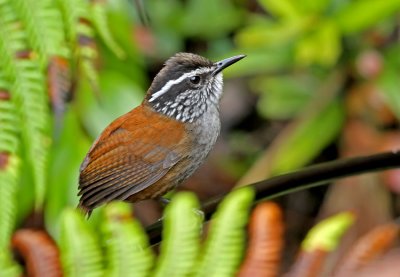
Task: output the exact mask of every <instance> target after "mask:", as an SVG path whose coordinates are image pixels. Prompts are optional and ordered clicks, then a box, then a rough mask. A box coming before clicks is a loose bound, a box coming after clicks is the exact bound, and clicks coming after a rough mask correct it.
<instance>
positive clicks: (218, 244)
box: [194, 187, 254, 277]
mask: <svg viewBox="0 0 400 277" xmlns="http://www.w3.org/2000/svg"><path fill="white" fill-rule="evenodd" d="M253 198H254V190H253V189H252V188H250V187H242V188H240V189H237V190H234V191H232V192H231V193H229V194H228V196H227V197H226V198H225V199H224V201H223V202H222V203H221V204H220V206H219V207H218V210H217V211H216V213H215V214H214V215H213V218H212V222H211V226H210V232H209V235H208V237H207V240H206V243H205V245H204V249H203V250H202V254H201V257H200V260H199V263H198V265H197V267H196V269H195V270H196V273H195V274H194V276H197V277H200V276H201V277H214V276H215V277H224V276H227V277H230V276H234V274H235V272H236V271H237V268H238V266H239V263H240V260H241V258H242V255H243V249H244V243H245V233H246V232H245V231H246V230H245V226H246V224H247V221H248V216H249V209H250V206H251V204H252V200H253Z"/></svg>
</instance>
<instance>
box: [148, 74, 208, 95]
mask: <svg viewBox="0 0 400 277" xmlns="http://www.w3.org/2000/svg"><path fill="white" fill-rule="evenodd" d="M210 70H213V68H212V67H206V68H204V67H203V68H198V69H196V70H193V71H190V72H187V73H184V74H183V75H182V76H181V77H179V78H178V79H176V80H170V81H168V82H167V83H166V84H165V85H164V86H163V87H162V88H161V89H160V90H159V91H157V92H155V93H153V95H152V96H151V98H150V100H149V102H153V101H154V100H156V99H157V98H158V97H160V96H161V95H163V94H164V93H166V92H167V91H168V90H169V89H170V88H171V87H172V86H173V85H176V84H179V83H180V82H182V81H183V80H185V79H186V78H189V77H193V76H195V75H198V74H202V73H206V72H208V71H210Z"/></svg>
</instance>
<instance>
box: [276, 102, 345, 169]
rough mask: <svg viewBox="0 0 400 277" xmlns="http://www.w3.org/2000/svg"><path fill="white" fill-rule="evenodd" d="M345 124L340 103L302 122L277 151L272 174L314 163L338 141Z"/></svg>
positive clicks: (313, 112)
mask: <svg viewBox="0 0 400 277" xmlns="http://www.w3.org/2000/svg"><path fill="white" fill-rule="evenodd" d="M343 121H344V112H343V109H342V106H341V105H340V103H339V102H338V101H333V102H332V103H330V104H328V105H327V106H324V107H320V108H319V109H316V110H314V111H312V112H310V113H309V114H308V115H306V116H305V117H304V118H302V119H300V120H299V122H298V123H297V125H295V126H294V129H293V130H292V132H291V134H290V136H289V137H287V139H286V140H285V142H284V144H282V145H281V147H280V148H279V149H277V151H276V153H275V156H274V157H275V159H274V161H273V164H271V172H272V175H277V174H281V173H284V172H288V171H291V170H294V169H297V168H299V167H301V166H304V165H305V164H307V163H308V162H310V161H311V160H312V159H313V158H314V157H315V156H317V155H318V154H319V153H320V152H321V150H322V149H324V147H326V146H327V145H328V144H329V143H331V142H332V140H333V139H334V138H336V136H337V135H338V133H339V131H340V130H341V127H342V124H343Z"/></svg>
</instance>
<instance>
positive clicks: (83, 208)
mask: <svg viewBox="0 0 400 277" xmlns="http://www.w3.org/2000/svg"><path fill="white" fill-rule="evenodd" d="M77 209H78V210H80V211H81V212H82V213H83V215H84V216H85V217H87V218H88V219H89V217H90V215H91V214H92V209H91V208H89V207H86V206H85V204H83V203H82V202H79V205H78V207H77Z"/></svg>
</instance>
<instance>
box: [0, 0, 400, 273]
mask: <svg viewBox="0 0 400 277" xmlns="http://www.w3.org/2000/svg"><path fill="white" fill-rule="evenodd" d="M399 10H400V1H398V0H387V1H384V2H381V1H373V0H354V1H351V0H330V1H328V0H307V1H295V0H279V1H275V0H258V1H255V0H254V1H253V0H251V1H244V0H232V1H231V0H219V1H215V0H186V1H182V0H168V1H157V0H148V1H126V0H109V1H107V2H104V1H98V0H93V1H88V0H69V1H62V0H59V1H50V0H40V1H30V0H12V1H11V0H0V198H1V199H0V268H1V270H2V271H1V272H4V273H2V274H0V275H1V276H6V274H7V275H9V276H18V275H19V273H20V272H21V270H23V268H24V266H18V265H17V263H16V260H18V258H17V257H15V255H14V254H13V252H12V251H11V248H10V241H11V238H12V237H13V234H14V235H15V234H17V232H16V230H18V229H22V228H38V229H42V230H46V232H48V233H49V234H50V235H51V237H52V238H53V239H54V240H55V241H57V243H58V245H59V246H60V248H61V252H62V253H64V256H63V261H64V266H65V264H68V265H70V264H75V265H76V264H77V263H79V262H82V261H88V264H89V269H88V272H87V273H82V272H73V271H68V270H66V272H67V273H66V275H67V276H68V275H69V276H86V275H90V274H92V273H93V272H97V273H96V274H93V275H96V276H97V275H100V276H101V274H103V273H104V272H108V273H107V274H108V275H106V276H128V275H121V274H122V273H120V272H119V273H118V271H113V270H114V269H115V268H121V267H124V268H131V267H135V268H136V266H137V265H133V264H126V265H123V266H121V265H120V264H117V265H109V266H108V267H107V266H103V265H104V264H107V262H109V263H110V261H119V262H122V261H121V258H115V257H116V255H117V254H115V253H119V252H118V251H119V250H118V249H119V248H115V246H116V245H117V242H115V244H113V245H108V246H101V247H100V244H99V241H103V240H102V239H100V238H99V236H97V235H98V234H95V232H94V231H93V228H99V226H102V227H101V228H102V232H103V235H102V236H103V237H102V238H107V236H110V235H112V234H114V233H115V232H121V233H122V234H124V233H125V232H128V233H134V231H131V230H134V229H140V227H138V226H136V225H134V224H133V223H129V224H131V225H129V224H128V225H127V226H125V225H124V226H122V225H121V226H120V225H118V226H117V227H116V225H112V219H113V212H115V211H114V210H113V209H112V207H111V208H110V211H102V210H101V209H99V211H97V212H95V213H94V215H93V217H92V218H91V219H90V220H89V221H87V222H86V221H83V220H82V219H81V218H79V216H78V215H76V214H75V213H74V212H72V211H71V210H70V209H68V208H70V207H75V206H76V205H77V201H78V198H77V196H76V193H77V179H78V174H79V165H80V163H81V161H82V160H83V157H84V156H85V154H86V152H87V151H88V149H89V147H90V144H91V143H92V141H93V140H94V139H95V138H96V136H97V135H98V134H99V133H100V132H101V131H102V130H103V128H104V127H105V126H107V125H108V124H109V123H110V122H111V121H112V120H113V119H115V118H116V117H117V116H119V115H121V114H123V113H125V112H127V111H129V110H130V109H132V108H133V107H135V106H137V105H138V104H139V103H140V102H141V100H142V98H143V96H144V93H145V92H146V89H147V88H148V87H149V85H150V82H151V80H152V78H153V77H154V75H155V74H156V73H157V72H158V70H159V69H160V68H161V66H162V63H163V62H164V61H165V60H166V59H167V58H168V57H170V56H171V55H173V54H174V53H176V52H179V51H188V52H194V53H198V54H201V55H203V56H206V57H208V58H210V59H212V60H218V59H221V58H225V57H229V56H231V55H234V54H246V55H247V57H246V59H244V60H243V61H241V62H240V63H238V64H235V66H233V67H232V68H230V69H229V70H227V71H226V74H225V77H226V78H225V79H226V82H225V97H224V99H223V100H222V103H221V118H222V125H223V130H222V134H221V137H220V139H219V142H218V144H217V146H216V147H215V149H214V151H213V153H212V154H211V156H210V158H209V160H208V162H207V163H206V164H205V165H204V166H203V167H202V168H201V169H200V170H199V172H198V173H197V174H196V175H195V176H194V177H193V178H191V180H189V181H188V182H187V183H186V184H185V186H184V189H190V190H192V191H195V192H196V193H197V195H198V197H199V199H200V200H204V199H208V198H210V197H211V196H212V195H216V194H219V193H224V192H227V191H229V190H230V189H231V188H232V187H234V186H236V185H237V186H240V185H245V184H249V183H252V182H255V181H259V180H262V179H265V178H268V177H271V176H273V175H277V174H281V173H284V172H288V171H292V170H295V169H298V168H300V167H303V166H305V165H308V164H312V163H315V162H321V161H325V160H333V159H337V158H341V157H349V156H359V155H366V154H370V153H374V152H381V151H384V150H393V149H397V148H398V147H399V141H400V140H399V137H400V135H399V132H398V126H399V124H398V122H399V118H400V93H399V88H398V87H399V85H398V84H399V81H398V80H399V73H400V46H399V13H398V12H399ZM399 180H400V177H399V172H398V171H388V172H385V173H383V174H370V175H366V176H362V177H357V178H351V179H346V180H345V181H340V183H341V184H340V185H334V186H333V185H332V186H330V187H329V188H328V189H327V188H317V189H312V190H309V191H305V192H299V193H293V194H290V195H287V196H285V197H281V198H279V199H278V200H277V201H278V202H279V204H280V205H281V206H282V207H283V213H284V215H285V222H286V233H285V234H286V244H285V245H286V246H285V248H284V250H283V253H284V257H285V258H284V259H282V265H281V268H282V269H281V270H283V271H286V270H287V269H288V265H289V264H290V263H291V262H292V258H293V254H294V253H295V252H296V251H297V250H298V249H299V245H300V241H301V240H302V239H303V237H304V235H305V232H306V230H308V229H309V228H310V227H311V225H312V224H314V223H315V221H316V220H317V219H320V218H324V217H326V216H327V215H330V214H333V213H336V212H338V211H341V210H349V209H350V210H352V212H353V213H354V214H355V215H356V217H357V215H362V217H359V220H357V221H356V223H354V224H353V226H352V227H351V229H350V230H349V232H348V233H347V235H346V237H345V238H344V240H343V243H342V244H341V245H342V246H341V247H340V248H339V249H337V250H336V252H335V254H334V255H331V256H330V259H332V261H337V257H338V256H340V255H341V254H342V253H344V252H345V251H346V250H347V248H349V246H350V245H351V243H350V242H353V241H354V240H355V238H358V237H359V236H361V235H362V234H364V233H366V232H367V231H368V230H370V229H372V228H373V227H374V226H377V225H380V224H382V223H384V222H387V221H390V220H392V219H393V218H395V217H397V216H398V214H399V201H398V197H397V193H399V192H400V183H399ZM216 184H218V185H216ZM345 184H347V185H345ZM190 201H192V200H190ZM190 201H189V202H190ZM193 201H194V200H193ZM194 202H196V201H194ZM194 202H190V203H191V204H188V205H189V206H190V207H191V206H196V204H193V203H194ZM177 205H178V204H177ZM245 206H246V205H245ZM246 207H247V206H246ZM247 208H248V207H247ZM247 208H244V210H242V212H243V211H247V210H246V209H247ZM122 209H124V208H122ZM171 209H172V208H171ZM124 212H126V211H125V210H124V211H119V209H117V214H119V213H122V214H123V213H124ZM236 213H237V212H236V211H235V212H233V213H232V214H231V217H235V216H236ZM245 213H247V212H245ZM135 214H136V216H137V218H138V219H139V220H140V221H141V222H142V224H143V225H144V226H147V225H149V224H150V223H152V222H154V221H155V220H157V219H158V218H159V217H160V215H161V214H160V207H159V206H158V205H157V204H156V203H153V202H151V201H149V202H144V203H140V204H138V205H135ZM189 217H190V216H189ZM105 218H108V219H107V220H109V221H110V222H111V223H109V224H107V223H104V222H109V221H107V220H106V219H105ZM192 220H194V219H193V218H192ZM243 220H244V221H243V222H242V223H243V224H242V225H240V224H239V225H240V226H239V225H238V226H237V228H238V230H243V226H244V225H245V223H246V222H247V215H246V216H244V217H243ZM194 221H196V220H194ZM186 223H187V222H186ZM135 224H137V223H135ZM193 224H194V223H193ZM196 226H197V225H196ZM114 227H115V228H117V229H113V228H114ZM118 228H122V229H118ZM124 228H126V229H124ZM232 228H234V227H232ZM103 229H104V230H103ZM138 233H139V235H138V236H139V238H136V240H137V242H133V243H132V245H138V244H139V245H146V244H145V243H144V242H143V240H144V241H145V240H146V239H145V236H144V234H143V233H140V232H139V231H138ZM239 233H240V232H239ZM80 236H81V237H80ZM121 236H123V235H121ZM171 236H173V235H172V234H171ZM216 236H217V235H216ZM235 236H236V237H238V238H240V239H237V240H236V244H235V245H239V246H240V245H241V247H239V246H238V247H237V249H236V250H237V253H242V252H243V249H244V234H242V236H241V235H240V234H239V235H237V234H236V235H235ZM235 236H234V237H235ZM120 238H121V237H120ZM122 238H123V237H122ZM75 239H76V241H75ZM78 239H79V240H78ZM129 239H130V240H133V239H134V238H133V237H130V238H129ZM129 239H128V238H127V239H126V240H123V241H129ZM192 239H193V237H192ZM80 240H82V241H85V244H84V245H83V246H82V242H81V241H80ZM17 241H18V240H17ZM32 241H34V239H32ZM171 241H173V240H172V239H171ZM189 241H191V242H193V241H192V240H189ZM217 241H219V242H220V239H217ZM75 243H76V244H75ZM141 243H142V244H141ZM228 244H229V243H228ZM232 244H233V243H232ZM18 245H19V244H18V243H16V244H15V245H14V247H15V248H16V249H20V248H19V246H18ZM74 245H75V246H76V247H75V246H74ZM188 245H189V244H188ZM72 246H74V247H75V248H74V252H72V253H73V254H71V252H70V251H71V249H68V247H72ZM78 247H82V250H81V251H80V250H79V249H80V248H78ZM113 247H114V248H113ZM166 247H167V246H166ZM176 247H177V246H175V248H174V247H173V249H176ZM104 249H108V250H104ZM116 249H117V250H116ZM75 251H76V252H75ZM113 251H114V252H113ZM197 251H198V249H194V250H193V253H197ZM16 252H18V251H16ZM103 252H104V253H107V254H106V255H105V256H104V257H103ZM76 253H81V254H82V255H86V254H87V256H82V257H80V256H79V257H78V256H75V255H77V254H76ZM113 253H114V254H113ZM69 254H71V255H70V256H68V255H69ZM131 254H132V255H134V253H131ZM112 255H114V256H112ZM170 255H172V254H170ZM210 255H211V254H210ZM122 256H123V255H122ZM194 256H195V254H193V257H194ZM93 257H95V258H93ZM96 257H97V258H96ZM112 257H114V258H115V259H113V258H112ZM204 257H207V256H206V255H204ZM240 257H241V255H240V256H238V257H237V260H235V257H233V258H232V257H230V258H227V259H229V260H232V261H236V263H235V262H232V265H230V266H232V267H231V270H235V269H236V268H237V267H238V264H239V261H240ZM74 259H75V260H74ZM96 259H97V260H96ZM103 259H104V260H103ZM153 259H154V257H153V254H152V253H147V254H144V255H142V256H141V259H140V261H142V262H141V263H140V264H141V265H142V267H143V268H144V269H143V272H145V271H146V269H147V267H148V268H150V267H151V266H152V261H153ZM165 259H167V258H165ZM204 259H205V260H206V258H204ZM132 260H135V259H134V258H132V259H131V260H130V262H132ZM161 260H162V259H161V257H160V263H161ZM327 264H332V262H331V263H327ZM192 265H193V264H190V263H189V264H188V267H189V268H190V267H191V266H192ZM206 265H207V262H206V261H204V266H206ZM146 266H147V267H146ZM208 266H210V265H208ZM67 267H68V266H67ZM82 268H86V267H85V266H82ZM199 268H202V267H201V266H200V265H199ZM232 268H233V269H232ZM86 269H87V268H86ZM104 270H105V271H104ZM163 270H165V268H164V269H163V268H162V267H161V266H160V268H157V270H156V271H155V274H159V276H163V274H164V273H162V272H164V271H163ZM90 272H92V273H90ZM109 272H117V273H109ZM160 272H161V273H160ZM199 272H200V271H199ZM199 272H198V273H197V274H198V275H199V276H200V275H201V272H200V273H199ZM227 272H228V273H226V272H225V274H227V276H229V274H230V273H231V272H232V271H229V270H228V271H227ZM112 274H116V275H112ZM118 274H120V275H118ZM165 274H166V273H165ZM221 274H222V273H221ZM38 276H39V275H38ZM164 276H165V275H164ZM216 276H222V275H216Z"/></svg>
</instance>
